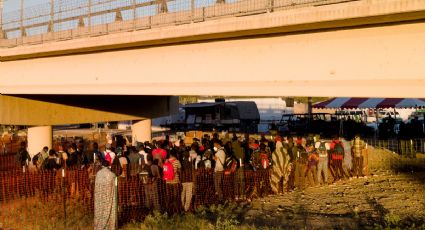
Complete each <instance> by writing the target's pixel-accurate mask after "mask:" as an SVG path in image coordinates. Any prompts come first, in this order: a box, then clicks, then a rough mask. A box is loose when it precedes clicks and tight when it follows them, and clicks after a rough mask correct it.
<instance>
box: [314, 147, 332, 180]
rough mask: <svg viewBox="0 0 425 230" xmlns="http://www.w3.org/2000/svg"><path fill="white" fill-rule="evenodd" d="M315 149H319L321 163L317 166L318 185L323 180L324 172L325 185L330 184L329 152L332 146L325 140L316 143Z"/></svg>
mask: <svg viewBox="0 0 425 230" xmlns="http://www.w3.org/2000/svg"><path fill="white" fill-rule="evenodd" d="M315 147H316V149H317V153H318V155H319V163H318V165H317V183H318V184H320V181H321V180H322V172H323V176H324V181H323V184H327V183H328V170H329V169H328V164H329V156H328V150H329V149H330V146H329V144H328V143H326V142H325V141H324V140H320V141H318V142H316V144H315Z"/></svg>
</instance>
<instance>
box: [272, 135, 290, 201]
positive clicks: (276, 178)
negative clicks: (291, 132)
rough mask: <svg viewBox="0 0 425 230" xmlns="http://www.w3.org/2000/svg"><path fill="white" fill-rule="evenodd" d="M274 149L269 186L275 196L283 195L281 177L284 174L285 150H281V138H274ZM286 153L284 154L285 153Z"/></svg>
mask: <svg viewBox="0 0 425 230" xmlns="http://www.w3.org/2000/svg"><path fill="white" fill-rule="evenodd" d="M275 141H276V145H275V146H276V148H275V150H274V152H273V154H272V161H273V166H272V167H273V168H272V176H271V186H272V191H273V192H274V193H276V194H278V193H283V186H284V185H283V177H284V174H285V165H286V161H287V159H286V156H287V152H286V149H285V148H283V144H282V138H281V137H280V136H277V137H276V138H275ZM285 152H286V153H285Z"/></svg>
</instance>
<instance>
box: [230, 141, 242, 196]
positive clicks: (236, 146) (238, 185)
mask: <svg viewBox="0 0 425 230" xmlns="http://www.w3.org/2000/svg"><path fill="white" fill-rule="evenodd" d="M232 151H233V157H234V158H235V159H236V160H237V168H236V174H235V177H234V184H235V189H236V191H235V196H236V197H235V199H236V200H239V199H242V200H244V199H245V175H244V174H245V171H244V160H245V152H244V149H243V148H242V143H241V141H240V140H239V139H238V137H237V136H236V134H233V138H232Z"/></svg>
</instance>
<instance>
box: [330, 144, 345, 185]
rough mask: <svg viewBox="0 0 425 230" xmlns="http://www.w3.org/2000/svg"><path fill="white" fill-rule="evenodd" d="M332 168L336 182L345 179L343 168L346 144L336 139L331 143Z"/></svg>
mask: <svg viewBox="0 0 425 230" xmlns="http://www.w3.org/2000/svg"><path fill="white" fill-rule="evenodd" d="M331 153H332V156H331V159H332V160H331V166H332V168H333V171H334V174H335V178H334V181H337V180H341V179H343V178H344V169H343V168H342V161H343V160H344V153H345V150H344V144H343V143H342V141H341V139H340V138H339V137H338V138H335V139H334V140H333V141H332V143H331Z"/></svg>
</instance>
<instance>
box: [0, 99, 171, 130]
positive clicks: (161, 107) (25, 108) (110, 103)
mask: <svg viewBox="0 0 425 230" xmlns="http://www.w3.org/2000/svg"><path fill="white" fill-rule="evenodd" d="M0 108H2V112H1V113H0V124H11V125H31V126H45V125H63V124H79V123H94V122H106V121H121V120H136V119H138V120H140V119H146V118H154V117H160V116H167V115H169V114H172V113H176V111H177V110H178V104H177V99H176V98H174V97H167V96H163V97H161V96H159V97H152V96H150V97H149V96H147V97H145V96H114V97H111V96H82V95H80V96H60V95H55V96H54V97H52V96H41V95H38V96H34V95H29V96H25V97H17V96H7V95H0Z"/></svg>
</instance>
